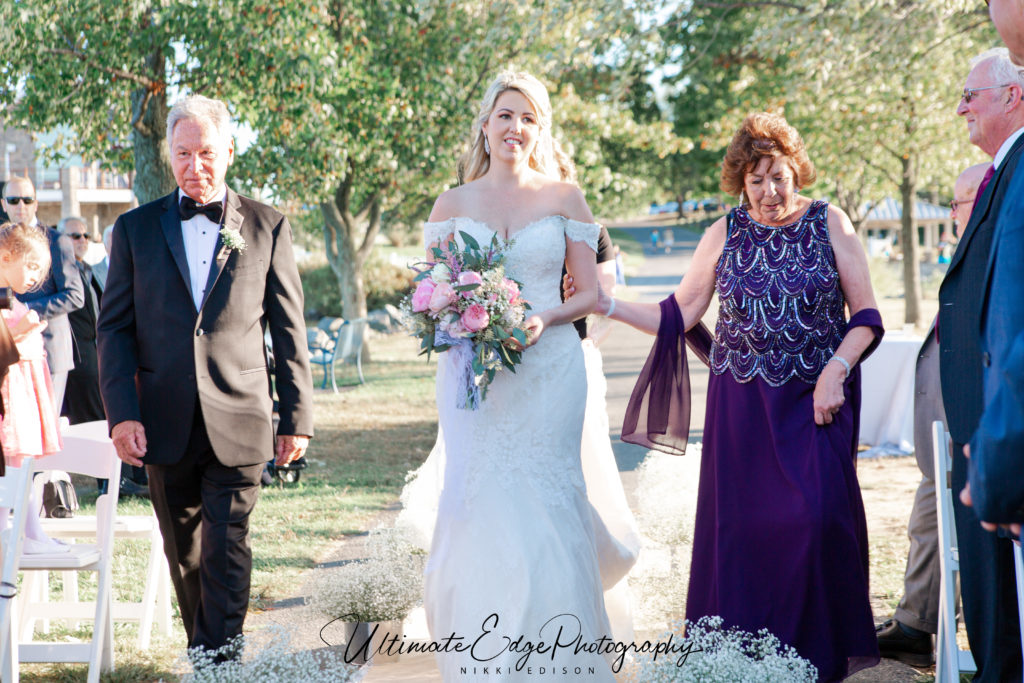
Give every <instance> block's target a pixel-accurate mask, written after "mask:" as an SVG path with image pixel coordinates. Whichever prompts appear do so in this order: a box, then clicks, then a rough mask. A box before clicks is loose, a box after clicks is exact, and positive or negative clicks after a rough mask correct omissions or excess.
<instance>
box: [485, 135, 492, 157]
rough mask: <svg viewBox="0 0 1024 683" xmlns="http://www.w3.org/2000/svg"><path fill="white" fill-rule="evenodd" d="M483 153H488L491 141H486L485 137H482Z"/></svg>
mask: <svg viewBox="0 0 1024 683" xmlns="http://www.w3.org/2000/svg"><path fill="white" fill-rule="evenodd" d="M484 153H485V154H490V153H491V143H489V142H487V138H484Z"/></svg>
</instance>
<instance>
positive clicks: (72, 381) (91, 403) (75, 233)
mask: <svg viewBox="0 0 1024 683" xmlns="http://www.w3.org/2000/svg"><path fill="white" fill-rule="evenodd" d="M57 228H58V230H59V231H60V233H61V234H62V235H65V236H67V238H68V239H69V240H71V244H72V248H73V249H74V250H75V262H76V265H77V266H78V277H79V280H80V281H81V283H82V289H83V290H84V291H85V305H84V306H82V307H81V308H79V309H78V310H77V311H72V312H71V313H69V314H68V322H69V323H70V324H71V333H72V341H73V342H74V360H75V367H74V368H72V369H71V371H70V372H69V373H68V386H67V390H66V391H65V392H64V408H63V410H62V411H61V414H63V415H67V416H68V420H69V421H70V422H71V424H79V423H80V422H91V421H92V420H105V419H106V417H107V416H106V415H105V414H104V412H103V399H102V398H101V397H100V373H99V367H98V362H97V357H96V318H97V316H98V314H99V310H100V306H99V300H100V296H101V294H102V290H100V289H99V284H98V283H97V281H96V279H95V278H94V277H93V276H92V268H91V267H90V266H89V264H88V263H86V262H85V261H84V260H83V259H84V258H85V254H86V252H87V251H88V250H89V230H88V228H86V227H85V221H84V220H82V219H81V218H79V217H77V216H69V217H67V218H62V219H61V221H60V223H59V224H58V226H57Z"/></svg>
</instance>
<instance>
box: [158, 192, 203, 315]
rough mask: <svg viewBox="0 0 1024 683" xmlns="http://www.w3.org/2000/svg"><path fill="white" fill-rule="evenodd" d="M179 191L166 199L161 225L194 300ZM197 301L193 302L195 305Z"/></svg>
mask: <svg viewBox="0 0 1024 683" xmlns="http://www.w3.org/2000/svg"><path fill="white" fill-rule="evenodd" d="M177 199H178V191H177V190H175V191H174V192H172V193H171V194H170V195H169V196H168V197H167V198H166V199H165V200H164V212H163V213H162V214H161V215H160V227H161V228H162V229H163V231H164V239H165V240H167V248H168V249H170V250H171V256H173V257H174V263H175V265H177V266H178V272H179V273H180V274H181V279H182V280H183V281H184V282H185V291H187V292H189V293H190V296H189V300H190V301H191V300H192V297H191V292H192V279H191V278H190V277H189V274H188V259H187V258H186V257H185V238H184V237H182V235H181V217H180V216H179V214H178V204H177ZM194 305H195V303H194V302H193V306H194Z"/></svg>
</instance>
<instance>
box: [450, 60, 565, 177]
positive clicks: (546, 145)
mask: <svg viewBox="0 0 1024 683" xmlns="http://www.w3.org/2000/svg"><path fill="white" fill-rule="evenodd" d="M506 90H515V91H517V92H519V93H521V94H522V95H523V97H525V98H526V99H528V100H529V101H530V105H532V106H533V111H534V113H535V114H536V115H537V123H538V127H539V129H540V135H539V136H538V137H537V144H536V145H534V147H533V152H531V153H530V160H529V163H530V168H532V169H534V170H535V171H539V172H540V173H543V174H544V175H546V176H548V177H551V178H555V179H557V180H562V181H565V182H570V183H575V182H576V166H575V165H574V164H573V163H572V159H570V158H569V155H568V154H566V153H565V152H564V151H563V150H562V146H561V145H560V144H558V141H557V140H555V139H554V138H553V137H552V135H551V100H550V99H549V98H548V91H547V88H545V87H544V84H543V83H541V82H540V81H538V80H537V79H536V78H534V77H533V76H531V75H530V74H528V73H526V72H525V71H502V72H501V73H500V74H498V77H497V78H495V79H494V82H492V83H491V85H490V87H488V88H487V92H486V93H484V99H483V101H482V102H481V103H480V111H479V113H478V114H477V117H476V121H474V122H473V132H472V133H471V135H470V138H469V148H468V149H467V150H466V151H465V152H464V153H463V154H462V157H461V158H460V159H459V165H458V173H459V182H460V183H468V182H469V181H471V180H476V179H477V178H479V177H480V176H482V175H484V174H486V173H487V169H489V168H490V165H491V158H490V155H489V154H488V153H487V152H486V151H485V149H484V132H483V128H482V126H483V124H484V123H486V121H487V119H489V118H490V116H491V113H492V112H493V111H494V105H495V103H497V101H498V98H499V97H500V96H501V94H502V93H504V92H505V91H506Z"/></svg>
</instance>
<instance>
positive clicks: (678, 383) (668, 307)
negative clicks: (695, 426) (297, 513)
mask: <svg viewBox="0 0 1024 683" xmlns="http://www.w3.org/2000/svg"><path fill="white" fill-rule="evenodd" d="M659 306H661V323H660V324H659V326H658V336H657V337H655V339H654V346H653V347H652V348H651V353H650V355H649V356H648V357H647V362H646V363H645V364H644V368H643V370H641V371H640V377H639V378H638V379H637V382H636V386H634V387H633V394H632V395H631V396H630V398H629V404H628V405H627V406H626V417H625V419H624V420H623V423H622V437H621V438H622V440H623V441H625V442H626V443H635V444H637V445H640V446H644V447H645V448H653V449H655V450H659V451H662V452H665V453H669V454H671V455H683V453H684V452H685V451H686V439H687V437H688V436H689V433H690V373H689V370H688V368H687V365H686V346H687V345H688V346H689V347H690V349H691V350H692V351H693V352H694V353H695V354H696V355H697V357H698V358H699V359H700V360H701V361H702V362H703V363H705V364H707V363H708V356H709V354H710V353H711V333H710V332H709V331H708V328H707V327H705V326H704V324H703V323H700V324H698V325H697V326H696V327H694V328H693V329H692V330H691V331H690V332H686V326H685V324H684V323H683V314H682V312H681V311H680V310H679V304H678V303H676V297H675V295H670V296H669V297H668V298H667V299H665V300H664V301H662V302H660V303H659Z"/></svg>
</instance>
